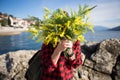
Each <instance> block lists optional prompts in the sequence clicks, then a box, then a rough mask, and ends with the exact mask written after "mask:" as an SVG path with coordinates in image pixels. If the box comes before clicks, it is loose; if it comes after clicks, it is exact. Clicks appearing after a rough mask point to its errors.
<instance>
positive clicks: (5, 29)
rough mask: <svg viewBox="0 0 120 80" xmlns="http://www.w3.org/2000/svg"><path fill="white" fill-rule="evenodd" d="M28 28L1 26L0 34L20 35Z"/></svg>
mask: <svg viewBox="0 0 120 80" xmlns="http://www.w3.org/2000/svg"><path fill="white" fill-rule="evenodd" d="M27 30H28V28H14V27H0V36H9V35H18V34H20V33H21V32H25V31H27Z"/></svg>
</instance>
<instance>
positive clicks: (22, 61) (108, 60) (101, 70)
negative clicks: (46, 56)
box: [0, 39, 120, 80]
mask: <svg viewBox="0 0 120 80" xmlns="http://www.w3.org/2000/svg"><path fill="white" fill-rule="evenodd" d="M81 48H82V59H83V64H82V65H81V66H79V67H78V68H77V69H75V76H74V80H120V39H108V40H104V41H102V42H99V43H87V44H83V45H81ZM35 52H36V51H34V50H20V51H16V52H9V53H6V54H2V55H0V80H25V78H24V75H25V72H26V69H27V67H28V61H29V59H30V58H31V57H32V56H33V55H34V53H35Z"/></svg>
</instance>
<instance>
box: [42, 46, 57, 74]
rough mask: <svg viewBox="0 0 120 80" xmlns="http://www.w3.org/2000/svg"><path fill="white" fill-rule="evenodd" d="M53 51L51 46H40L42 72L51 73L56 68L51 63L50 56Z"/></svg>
mask: <svg viewBox="0 0 120 80" xmlns="http://www.w3.org/2000/svg"><path fill="white" fill-rule="evenodd" d="M53 51H54V49H53V47H52V45H45V44H43V45H42V48H41V58H42V68H43V71H44V72H48V73H49V72H51V71H53V70H54V69H55V68H56V65H55V64H54V63H53V61H52V58H51V55H52V53H53Z"/></svg>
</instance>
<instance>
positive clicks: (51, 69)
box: [41, 41, 82, 80]
mask: <svg viewBox="0 0 120 80" xmlns="http://www.w3.org/2000/svg"><path fill="white" fill-rule="evenodd" d="M72 48H73V52H74V54H75V56H76V59H75V60H70V59H66V57H65V56H64V55H63V53H61V55H60V57H59V60H58V62H57V65H55V64H54V63H53V61H52V59H51V55H52V53H53V52H54V48H53V46H52V45H51V44H49V45H45V44H43V45H42V48H41V56H42V69H43V76H42V80H71V79H72V78H73V76H74V75H73V68H77V67H78V66H79V65H80V64H82V59H81V48H80V42H79V41H76V42H75V43H74V44H73V47H72Z"/></svg>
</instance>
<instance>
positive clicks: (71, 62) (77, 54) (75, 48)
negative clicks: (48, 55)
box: [69, 41, 82, 68]
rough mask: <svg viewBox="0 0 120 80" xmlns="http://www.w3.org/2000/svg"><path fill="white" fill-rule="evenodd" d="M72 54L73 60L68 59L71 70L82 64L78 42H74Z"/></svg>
mask: <svg viewBox="0 0 120 80" xmlns="http://www.w3.org/2000/svg"><path fill="white" fill-rule="evenodd" d="M73 52H74V54H75V60H70V59H69V65H71V66H72V67H73V68H77V67H78V66H79V65H80V64H82V58H81V47H80V41H76V42H75V43H74V44H73Z"/></svg>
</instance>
